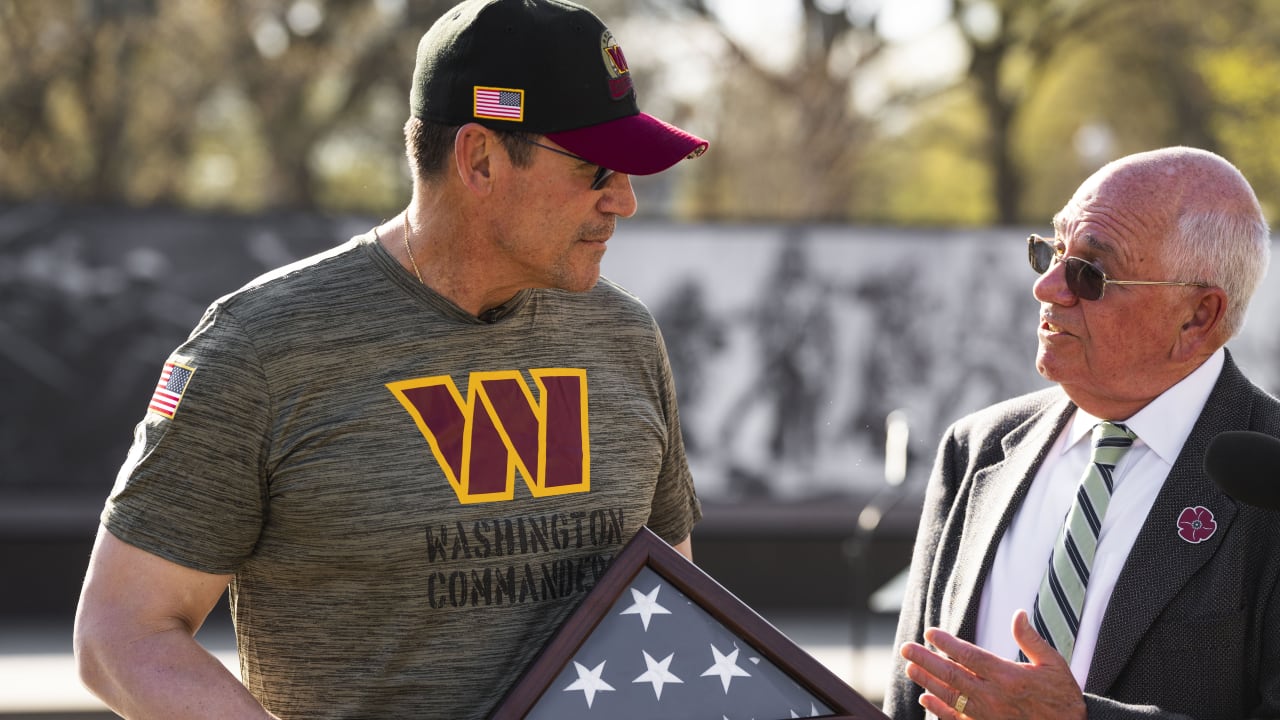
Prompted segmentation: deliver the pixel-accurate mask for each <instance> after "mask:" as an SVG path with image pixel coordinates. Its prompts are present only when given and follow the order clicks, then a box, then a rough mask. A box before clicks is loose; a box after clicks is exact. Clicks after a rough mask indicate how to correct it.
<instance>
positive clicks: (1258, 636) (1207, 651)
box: [885, 353, 1280, 720]
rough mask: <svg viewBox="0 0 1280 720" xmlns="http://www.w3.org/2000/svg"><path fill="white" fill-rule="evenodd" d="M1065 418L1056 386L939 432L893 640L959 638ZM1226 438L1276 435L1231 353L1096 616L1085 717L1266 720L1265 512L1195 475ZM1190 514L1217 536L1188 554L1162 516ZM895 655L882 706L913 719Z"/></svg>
mask: <svg viewBox="0 0 1280 720" xmlns="http://www.w3.org/2000/svg"><path fill="white" fill-rule="evenodd" d="M1074 410H1075V407H1074V405H1072V404H1071V402H1070V400H1068V399H1067V397H1066V396H1065V395H1064V394H1063V393H1062V391H1061V390H1060V389H1058V388H1056V387H1055V388H1051V389H1048V390H1043V391H1040V392H1037V393H1032V394H1030V395H1025V396H1022V397H1019V398H1014V399H1012V400H1009V401H1006V402H1003V403H1000V404H998V405H994V406H992V407H989V408H987V409H985V410H982V411H979V412H977V413H975V414H973V415H970V416H968V417H965V418H963V419H961V420H959V421H958V422H956V423H955V424H954V425H953V426H952V427H951V428H950V429H949V430H948V431H947V434H946V436H945V437H944V439H943V441H942V443H941V446H940V447H939V450H938V457H937V460H936V461H935V464H934V469H933V473H932V475H931V477H930V479H929V488H928V490H927V493H926V496H925V503H924V510H923V513H922V516H921V522H920V530H919V535H918V537H917V539H916V545H915V550H914V557H913V559H912V561H911V572H910V581H909V583H908V586H907V594H906V598H905V600H904V603H903V608H902V616H901V619H900V621H899V625H898V635H897V646H901V644H902V643H904V642H906V641H909V640H910V641H915V642H923V640H922V637H923V632H924V630H925V628H927V627H940V628H942V629H943V630H946V631H948V632H951V633H954V634H956V635H957V636H959V637H961V638H963V639H965V640H969V641H972V640H973V638H974V635H975V625H976V621H977V614H978V600H979V597H980V596H981V594H982V584H983V583H984V582H986V579H987V575H988V571H989V570H990V568H991V563H992V561H993V559H994V557H995V553H996V547H997V546H998V545H999V542H1000V538H1001V537H1002V536H1003V534H1004V532H1005V530H1006V528H1008V526H1009V523H1010V521H1011V520H1012V518H1013V514H1014V511H1015V510H1017V508H1018V505H1019V504H1020V503H1021V502H1022V500H1023V498H1024V497H1025V495H1026V492H1027V488H1028V486H1029V485H1030V483H1031V480H1032V478H1033V477H1034V476H1035V473H1036V470H1037V469H1038V468H1039V467H1040V464H1041V462H1043V460H1044V457H1045V455H1046V454H1047V452H1048V450H1049V447H1050V445H1052V443H1053V440H1054V438H1056V437H1057V434H1058V432H1059V431H1061V430H1062V428H1063V427H1064V425H1065V424H1066V422H1067V420H1068V419H1069V418H1070V417H1071V413H1072V412H1073V411H1074ZM1226 430H1256V431H1260V432H1264V433H1267V434H1270V435H1274V436H1280V401H1277V400H1276V399H1275V398H1273V397H1271V396H1270V395H1268V394H1267V393H1266V392H1264V391H1262V390H1261V389H1259V388H1258V387H1256V386H1255V385H1253V384H1252V383H1250V382H1249V381H1248V380H1247V379H1246V378H1245V377H1244V375H1243V374H1241V372H1240V370H1239V369H1238V368H1237V367H1236V365H1235V363H1234V362H1233V361H1232V359H1231V355H1230V353H1228V354H1227V358H1226V364H1225V366H1224V367H1223V369H1222V374H1221V375H1220V376H1219V378H1218V382H1217V384H1216V385H1215V387H1214V389H1213V392H1212V393H1211V394H1210V396H1209V400H1208V402H1207V403H1206V404H1205V408H1204V411H1203V412H1202V413H1201V414H1200V417H1199V418H1198V419H1197V421H1196V424H1195V427H1194V428H1193V429H1192V431H1191V434H1190V435H1189V436H1188V437H1187V441H1186V444H1185V445H1184V446H1183V448H1182V452H1181V454H1180V455H1179V456H1178V459H1177V461H1176V462H1175V463H1174V466H1173V468H1172V469H1171V470H1170V472H1169V476H1168V478H1167V479H1166V480H1165V484H1164V487H1163V489H1161V491H1160V494H1159V495H1158V496H1157V498H1156V501H1155V504H1154V505H1153V506H1152V508H1151V512H1150V514H1149V515H1148V516H1147V520H1146V523H1145V524H1144V525H1143V527H1142V530H1141V532H1140V533H1139V535H1138V538H1137V540H1136V542H1135V543H1134V546H1133V550H1132V551H1131V552H1130V554H1129V558H1128V560H1127V561H1126V563H1125V565H1124V569H1123V570H1122V571H1121V574H1120V577H1119V579H1118V580H1117V583H1116V587H1115V591H1114V592H1113V594H1112V596H1111V600H1110V602H1109V604H1108V606H1107V610H1106V613H1105V615H1104V617H1103V620H1102V626H1101V628H1100V630H1099V636H1098V645H1097V649H1096V650H1095V652H1094V657H1093V664H1092V666H1091V667H1090V669H1089V678H1088V681H1087V682H1086V684H1085V703H1086V705H1087V706H1088V712H1089V717H1090V718H1170V719H1172V718H1197V719H1200V720H1208V719H1211V718H1223V719H1226V718H1235V719H1240V718H1280V587H1278V579H1280V513H1276V512H1274V511H1269V510H1263V509H1260V508H1256V507H1252V506H1249V505H1244V504H1242V503H1237V502H1236V501H1235V500H1233V499H1232V498H1231V497H1230V496H1228V495H1226V494H1225V493H1223V492H1222V491H1221V490H1220V489H1219V488H1218V487H1217V486H1216V485H1215V484H1214V483H1213V482H1212V481H1211V480H1210V479H1209V478H1208V477H1206V475H1205V473H1204V470H1203V458H1204V453H1205V448H1206V447H1207V446H1208V444H1209V441H1210V440H1211V439H1212V438H1213V437H1214V436H1216V435H1217V434H1218V433H1221V432H1223V431H1226ZM1277 482H1280V468H1277ZM1197 505H1200V506H1204V507H1206V508H1208V509H1209V510H1210V511H1212V512H1213V515H1214V519H1215V521H1216V522H1217V525H1218V529H1217V531H1216V532H1215V533H1214V534H1213V536H1212V537H1211V538H1209V539H1208V540H1205V541H1204V542H1201V543H1199V544H1191V543H1188V542H1185V541H1183V540H1182V539H1180V538H1179V536H1178V533H1177V529H1178V528H1177V520H1178V516H1179V515H1180V514H1181V513H1182V511H1183V509H1184V508H1188V507H1195V506H1197ZM1028 609H1029V608H1028ZM894 657H895V662H894V666H893V668H892V677H891V679H890V684H889V689H888V692H887V694H886V697H885V712H886V713H887V714H889V715H890V716H891V717H893V718H895V720H907V719H909V718H910V719H915V718H922V717H923V716H924V710H923V708H921V707H920V705H919V703H918V702H917V698H918V697H919V696H920V693H921V689H920V688H919V687H918V686H917V685H915V684H914V683H912V682H911V681H910V680H909V679H907V678H906V677H905V676H904V675H903V673H902V668H903V660H902V659H901V657H900V656H898V655H897V654H896V653H895V655H894ZM981 720H996V719H995V718H982V719H981Z"/></svg>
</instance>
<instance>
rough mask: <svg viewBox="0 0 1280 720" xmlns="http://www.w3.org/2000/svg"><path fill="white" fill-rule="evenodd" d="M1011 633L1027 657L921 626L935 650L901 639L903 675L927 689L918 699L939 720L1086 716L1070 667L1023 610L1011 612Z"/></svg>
mask: <svg viewBox="0 0 1280 720" xmlns="http://www.w3.org/2000/svg"><path fill="white" fill-rule="evenodd" d="M1013 637H1014V640H1016V641H1017V643H1018V647H1020V648H1022V652H1023V654H1024V655H1026V656H1027V659H1028V661H1029V662H1026V663H1020V662H1017V661H1014V660H1006V659H1004V658H1000V657H996V656H995V655H992V654H991V653H989V652H987V651H986V650H983V649H982V648H980V647H978V646H977V645H974V644H972V643H968V642H965V641H964V640H961V639H959V638H957V637H955V636H954V635H951V634H950V633H946V632H943V631H942V630H939V629H937V628H930V629H928V630H926V631H925V640H927V641H928V642H929V643H930V644H932V645H933V646H934V647H935V648H937V652H934V651H932V650H930V649H929V648H926V647H925V646H923V645H920V644H917V643H906V644H904V645H903V646H902V649H901V652H902V656H903V657H904V658H906V659H907V666H906V673H907V677H909V678H911V681H912V682H914V683H915V684H917V685H919V686H920V687H922V688H924V689H925V693H924V694H923V695H921V696H920V704H921V705H922V706H924V709H925V710H928V711H929V712H931V713H933V714H934V715H937V716H938V717H939V718H940V719H941V720H960V719H961V718H973V719H974V720H986V719H988V718H990V719H991V720H996V718H999V719H1001V720H1033V719H1034V720H1063V719H1066V720H1085V717H1086V711H1085V705H1084V696H1083V695H1082V694H1081V692H1080V686H1079V685H1077V684H1076V680H1075V677H1073V676H1072V675H1071V667H1070V666H1069V665H1067V662H1066V661H1065V660H1064V659H1063V658H1062V655H1060V654H1059V653H1058V651H1057V650H1054V649H1053V646H1052V645H1050V644H1049V643H1048V642H1046V641H1045V640H1044V638H1042V637H1040V635H1039V634H1038V633H1036V631H1035V628H1033V627H1032V626H1031V622H1030V620H1029V619H1028V618H1027V613H1026V612H1025V611H1023V610H1019V611H1018V612H1017V613H1016V614H1015V615H1014V617H1013ZM962 696H963V700H962ZM957 706H959V707H960V708H961V709H962V710H963V712H958V711H957V710H956V708H957Z"/></svg>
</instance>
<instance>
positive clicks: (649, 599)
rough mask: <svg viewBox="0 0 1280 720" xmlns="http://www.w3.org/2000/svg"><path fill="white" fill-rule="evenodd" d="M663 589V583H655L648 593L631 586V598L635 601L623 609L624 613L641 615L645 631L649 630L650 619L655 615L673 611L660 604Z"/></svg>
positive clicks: (668, 613)
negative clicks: (659, 592) (660, 594)
mask: <svg viewBox="0 0 1280 720" xmlns="http://www.w3.org/2000/svg"><path fill="white" fill-rule="evenodd" d="M661 589H662V586H661V585H655V586H654V587H653V590H651V591H649V594H648V595H646V594H644V593H642V592H640V591H639V590H637V589H635V588H631V599H632V600H633V601H634V602H633V603H632V604H631V607H629V608H627V609H626V610H623V611H622V613H621V614H623V615H639V616H640V620H641V621H643V622H644V629H645V632H648V630H649V619H650V618H652V617H653V616H654V615H670V614H671V611H670V610H668V609H666V608H664V607H662V606H661V605H659V604H658V591H659V590H661Z"/></svg>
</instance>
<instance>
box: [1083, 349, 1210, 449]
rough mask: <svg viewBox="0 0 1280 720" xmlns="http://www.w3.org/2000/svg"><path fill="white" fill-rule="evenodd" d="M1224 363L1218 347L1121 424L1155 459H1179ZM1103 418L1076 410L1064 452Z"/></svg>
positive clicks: (1086, 434) (1085, 435)
mask: <svg viewBox="0 0 1280 720" xmlns="http://www.w3.org/2000/svg"><path fill="white" fill-rule="evenodd" d="M1225 362H1226V351H1225V350H1223V349H1222V348H1218V349H1217V351H1215V352H1214V353H1213V354H1212V355H1210V356H1209V359H1208V360H1205V361H1204V362H1203V363H1201V364H1200V367H1198V368H1196V369H1195V370H1193V371H1192V372H1191V374H1190V375H1188V376H1186V377H1185V378H1183V379H1182V380H1180V381H1178V383H1177V384H1176V385H1174V386H1173V387H1171V388H1169V389H1168V390H1165V391H1164V392H1162V393H1160V394H1159V395H1158V396H1156V399H1155V400H1152V401H1151V402H1149V403H1147V406H1146V407H1144V408H1142V409H1141V410H1139V411H1138V412H1136V413H1134V414H1133V416H1132V417H1130V418H1129V419H1128V420H1125V421H1124V424H1125V425H1126V426H1128V428H1129V429H1130V430H1132V431H1133V432H1134V433H1136V434H1137V436H1138V440H1139V441H1140V442H1142V443H1143V444H1145V445H1147V446H1148V447H1150V448H1151V450H1152V451H1153V452H1155V454H1156V455H1157V456H1159V457H1160V459H1161V460H1163V461H1164V462H1165V463H1166V464H1168V465H1173V461H1174V460H1176V459H1177V458H1178V453H1179V452H1181V451H1182V445H1183V443H1185V442H1186V441H1187V436H1188V435H1190V434H1191V428H1192V427H1194V426H1195V424H1196V419H1197V418H1199V417H1200V411H1201V410H1203V409H1204V404H1205V403H1206V402H1208V401H1209V393H1211V392H1213V386H1214V385H1216V384H1217V382H1218V375H1220V374H1221V373H1222V366H1223V364H1224V363H1225ZM1102 420H1103V419H1102V418H1098V417H1094V416H1093V415H1090V414H1089V413H1087V412H1085V411H1084V410H1081V409H1079V408H1076V413H1075V416H1074V417H1073V418H1072V419H1071V426H1070V427H1069V428H1068V429H1067V432H1068V435H1067V443H1066V445H1065V446H1064V447H1063V452H1066V450H1067V449H1068V448H1071V447H1074V446H1075V444H1076V443H1077V442H1080V440H1081V439H1083V438H1085V437H1088V436H1089V434H1090V433H1091V432H1092V431H1093V426H1094V425H1097V424H1098V423H1100V422H1102Z"/></svg>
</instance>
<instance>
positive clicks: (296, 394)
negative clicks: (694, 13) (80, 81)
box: [75, 0, 707, 720]
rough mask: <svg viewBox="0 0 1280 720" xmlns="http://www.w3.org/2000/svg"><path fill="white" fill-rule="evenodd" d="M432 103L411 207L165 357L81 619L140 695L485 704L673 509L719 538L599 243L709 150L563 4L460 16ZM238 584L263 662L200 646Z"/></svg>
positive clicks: (374, 705)
mask: <svg viewBox="0 0 1280 720" xmlns="http://www.w3.org/2000/svg"><path fill="white" fill-rule="evenodd" d="M410 106H411V114H410V118H409V119H408V122H407V123H406V125H405V138H406V149H407V155H408V159H409V164H410V166H411V168H412V170H413V196H412V198H411V200H410V201H409V204H408V207H407V208H406V209H405V210H404V212H403V213H398V214H397V216H396V217H395V218H393V219H391V220H388V221H387V222H384V223H382V224H381V225H379V226H377V227H375V228H372V229H371V230H370V231H369V232H367V233H364V234H361V235H359V236H357V237H355V238H352V239H351V240H350V241H348V242H347V243H345V244H343V245H341V246H339V247H336V248H334V249H332V250H330V251H328V252H325V253H323V254H320V255H317V256H314V257H311V258H307V259H304V260H301V261H299V262H297V263H295V264H293V265H291V266H289V267H288V268H287V269H283V270H280V271H276V272H272V273H269V274H267V275H264V276H262V277H261V278H258V279H257V280H255V281H253V282H251V283H250V284H249V285H247V286H245V287H244V288H242V289H241V290H239V291H236V292H232V293H230V294H228V295H226V296H224V297H222V298H220V299H219V300H218V301H216V302H215V303H214V305H213V306H212V307H210V308H209V310H208V312H206V314H205V315H204V318H203V319H202V320H201V322H200V325H199V327H197V328H196V330H195V331H194V332H192V333H191V335H190V337H189V338H188V339H187V341H186V342H184V343H183V344H182V345H181V346H179V347H178V348H176V349H175V350H174V351H173V352H172V353H171V354H170V356H169V357H168V358H166V359H165V362H164V364H163V371H162V373H161V376H160V378H161V379H160V382H159V385H158V386H157V389H156V390H155V394H154V396H153V397H152V399H151V403H150V407H149V408H148V410H147V411H146V413H145V417H144V419H143V421H142V422H140V423H139V424H138V426H137V429H136V432H135V434H134V445H133V447H132V449H131V450H130V452H129V454H128V456H127V457H126V459H125V462H124V466H123V467H122V469H121V470H120V473H119V475H118V476H117V481H116V485H115V487H114V489H113V490H112V491H111V494H110V496H109V498H108V500H107V503H106V508H105V510H104V511H103V514H102V524H101V527H100V529H99V533H98V541H97V544H96V545H95V547H94V551H93V555H92V558H91V559H90V567H89V572H88V573H87V574H86V579H85V585H84V590H83V593H82V595H81V600H80V606H79V610H78V612H77V616H76V634H75V638H76V639H75V645H76V652H77V657H78V660H79V663H80V673H81V677H82V679H83V680H84V682H85V684H86V685H87V686H88V687H89V688H90V689H91V690H92V691H93V692H94V693H95V694H97V695H98V696H99V697H101V698H102V699H103V700H104V701H105V702H106V703H107V704H108V705H109V706H110V707H111V708H112V709H114V710H115V711H116V712H117V713H119V714H120V715H121V716H123V717H166V718H169V717H174V718H176V717H213V718H230V717H236V718H250V717H253V718H268V717H272V718H285V719H290V718H308V719H315V718H320V719H323V718H356V717H360V718H367V717H378V718H441V719H445V718H447V719H448V720H480V719H482V718H487V717H489V714H490V712H491V710H492V708H493V707H494V706H495V704H496V703H497V702H498V701H499V700H500V699H501V698H502V697H503V695H504V694H505V693H506V692H507V691H508V689H509V688H510V687H511V686H512V685H513V684H514V683H515V682H516V681H517V680H518V679H519V677H520V675H521V673H522V672H523V670H524V668H525V667H527V666H528V664H529V663H530V662H531V661H532V660H533V659H534V658H535V657H536V656H537V654H538V652H539V651H540V650H541V648H542V647H543V646H544V645H545V644H546V643H547V642H548V640H549V639H550V638H551V637H552V636H553V634H554V633H555V631H556V630H557V629H558V628H559V626H560V623H561V622H562V621H563V620H564V618H565V617H567V616H568V615H569V614H570V612H571V611H572V610H573V609H574V608H575V607H577V606H578V605H579V604H580V603H581V602H582V600H583V598H584V596H585V595H586V593H587V592H588V591H589V590H590V589H591V588H592V587H593V586H594V585H595V583H596V582H597V581H598V580H599V578H600V576H601V575H602V573H603V572H604V570H605V569H606V568H607V567H608V565H609V563H610V561H611V559H612V558H613V557H615V556H616V555H617V554H618V552H619V551H620V550H621V549H622V547H623V546H624V545H625V544H626V543H627V542H628V541H629V540H630V539H631V538H632V537H633V536H634V535H635V534H636V532H637V531H638V530H639V529H640V528H641V527H642V526H647V527H648V528H649V529H650V530H652V531H653V532H655V533H657V534H658V535H659V536H660V537H662V538H664V539H665V540H666V541H667V542H669V543H671V544H672V545H673V546H675V547H676V548H677V549H678V550H680V551H681V552H683V553H684V554H685V555H687V556H691V549H690V533H691V532H692V529H693V526H694V524H695V523H696V522H697V521H698V520H699V518H700V517H701V509H700V505H699V502H698V496H697V493H696V492H695V490H694V486H693V479H692V476H691V474H690V472H689V465H688V462H687V460H686V457H685V450H684V443H683V440H682V436H681V432H680V418H679V412H678V410H677V405H676V397H675V390H674V387H675V385H674V381H673V378H672V376H671V367H670V363H669V362H668V359H667V353H666V347H665V346H664V344H663V341H662V336H661V334H660V333H659V331H658V328H657V326H656V324H655V322H654V319H653V317H652V315H650V313H649V311H648V310H647V309H646V308H645V306H644V304H643V303H641V302H640V301H639V300H638V299H636V298H635V297H634V296H632V295H631V294H629V293H627V292H626V291H624V290H622V289H621V288H619V287H618V286H617V285H615V284H613V283H612V282H610V281H609V280H607V279H604V278H602V277H600V262H601V258H602V257H603V256H604V254H605V249H606V245H607V243H608V240H609V238H610V237H611V236H612V234H613V230H614V227H615V225H616V223H617V220H618V218H625V217H629V216H631V215H632V214H634V213H635V211H636V197H635V193H634V192H633V191H632V188H631V180H630V176H631V175H632V174H644V173H654V172H659V171H661V170H663V169H665V168H668V167H670V166H671V165H673V164H675V163H676V162H678V161H680V160H681V159H682V158H685V157H689V156H696V155H698V154H701V153H702V152H703V151H704V150H705V149H706V147H707V143H706V142H705V141H703V140H701V139H699V138H697V137H694V136H693V135H690V134H689V133H686V132H684V131H682V130H679V129H677V128H674V127H672V126H671V125H668V124H666V123H664V122H662V121H660V120H657V119H656V118H653V117H651V116H649V115H645V114H643V113H641V112H640V111H639V109H638V107H637V105H636V98H635V89H634V88H633V87H632V82H631V76H630V72H629V69H628V67H627V62H626V59H625V58H624V56H623V54H622V51H621V50H620V49H619V47H618V45H617V43H616V42H615V41H614V38H613V36H612V35H611V34H610V32H609V31H608V30H607V29H606V28H605V27H604V25H603V24H602V23H601V22H600V21H599V19H597V18H596V17H595V16H594V15H592V14H591V13H590V12H588V11H587V10H585V9H584V8H582V7H580V6H578V5H573V4H570V3H567V2H558V1H557V0H468V2H464V3H463V4H461V5H458V6H457V7H456V8H454V9H453V10H450V11H449V12H448V13H447V14H446V15H445V16H444V17H443V18H441V19H440V20H439V22H437V23H436V24H435V25H434V26H433V27H432V28H431V29H430V30H429V31H428V32H427V33H426V35H425V36H424V37H423V39H422V41H421V44H420V46H419V49H418V57H417V69H416V70H415V72H414V80H413V89H412V92H411V103H410ZM224 592H226V593H228V594H229V596H230V605H231V608H232V612H233V615H234V619H235V629H236V639H237V647H238V651H239V653H240V670H241V677H239V678H237V677H235V676H233V675H232V674H231V673H229V672H228V671H227V670H226V668H224V667H223V666H222V664H221V663H219V662H218V661H217V660H216V659H214V658H213V657H212V656H210V655H209V654H208V653H207V652H205V651H204V650H203V649H202V648H201V647H200V645H199V644H198V643H197V642H196V641H195V639H194V636H195V633H196V631H197V630H198V629H199V628H200V625H201V623H202V622H203V619H204V618H205V617H206V616H207V615H208V614H209V612H210V610H211V609H212V608H213V607H214V606H215V604H216V603H217V601H218V600H219V598H220V597H221V596H222V594H223V593H224ZM624 667H625V666H624ZM599 672H602V673H603V675H602V676H600V677H599V678H598V680H600V681H602V682H605V683H610V684H613V685H614V686H617V687H621V686H622V684H623V683H630V682H632V681H633V680H634V678H635V674H634V673H632V674H630V675H629V676H628V675H623V674H621V673H622V672H624V670H618V669H616V668H612V666H610V669H607V670H604V671H599ZM562 689H563V688H560V689H558V690H557V691H560V690H562ZM587 702H588V703H589V701H587ZM597 707H599V705H597Z"/></svg>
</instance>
